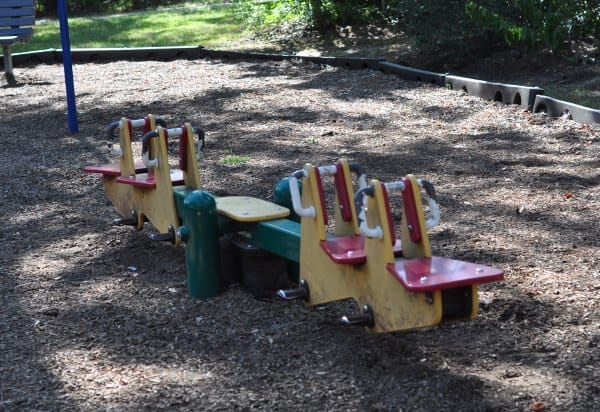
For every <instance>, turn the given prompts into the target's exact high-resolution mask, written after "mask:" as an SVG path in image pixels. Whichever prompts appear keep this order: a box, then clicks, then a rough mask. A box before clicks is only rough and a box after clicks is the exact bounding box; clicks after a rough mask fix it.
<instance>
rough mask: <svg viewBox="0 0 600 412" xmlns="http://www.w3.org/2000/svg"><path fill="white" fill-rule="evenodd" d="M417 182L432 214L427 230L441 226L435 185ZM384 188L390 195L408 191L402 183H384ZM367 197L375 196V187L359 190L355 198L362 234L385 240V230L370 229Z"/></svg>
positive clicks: (426, 223) (378, 227) (428, 220)
mask: <svg viewBox="0 0 600 412" xmlns="http://www.w3.org/2000/svg"><path fill="white" fill-rule="evenodd" d="M417 182H418V183H419V186H420V187H422V188H423V189H425V193H426V197H427V204H428V206H429V212H430V214H431V217H430V218H429V219H427V220H426V221H425V227H426V228H427V229H431V228H432V227H434V226H436V225H437V224H439V222H440V216H441V213H440V206H439V204H438V202H437V197H436V194H435V189H434V187H433V184H432V183H431V182H429V181H428V180H424V179H418V180H417ZM384 186H385V189H386V190H387V192H388V193H389V194H393V193H402V192H403V191H404V190H405V189H406V185H405V184H404V182H402V181H397V182H390V183H384ZM367 196H370V197H373V196H375V188H374V187H373V186H367V187H365V188H363V189H360V190H358V191H357V192H356V195H355V196H354V204H355V205H356V209H357V210H359V211H360V212H359V213H358V218H359V220H360V225H359V229H360V232H361V233H362V234H363V235H365V236H367V237H371V238H376V239H383V229H382V228H381V226H375V227H370V226H369V224H368V222H367V213H366V209H367V202H368V199H367Z"/></svg>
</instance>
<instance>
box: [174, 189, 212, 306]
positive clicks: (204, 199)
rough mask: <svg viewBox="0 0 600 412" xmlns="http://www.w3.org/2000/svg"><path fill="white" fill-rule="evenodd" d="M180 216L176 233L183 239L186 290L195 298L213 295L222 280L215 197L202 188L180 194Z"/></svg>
mask: <svg viewBox="0 0 600 412" xmlns="http://www.w3.org/2000/svg"><path fill="white" fill-rule="evenodd" d="M176 195H177V194H176ZM181 217H182V219H183V226H181V227H180V228H179V231H178V236H179V237H180V239H181V240H182V241H183V242H185V243H186V246H185V259H186V268H187V277H188V293H189V294H190V296H192V297H194V298H198V299H206V298H211V297H214V296H217V295H218V294H219V293H220V292H221V291H222V290H223V280H222V278H221V257H220V252H219V224H218V214H217V203H216V201H215V198H214V197H213V196H212V195H211V194H210V193H208V192H206V191H204V190H194V191H193V192H191V193H189V194H187V195H186V196H185V198H184V201H183V207H182V208H181Z"/></svg>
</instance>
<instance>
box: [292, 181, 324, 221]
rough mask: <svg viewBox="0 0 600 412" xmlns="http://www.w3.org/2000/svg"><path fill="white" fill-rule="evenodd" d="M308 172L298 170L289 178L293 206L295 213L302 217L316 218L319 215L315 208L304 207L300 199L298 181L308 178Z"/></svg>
mask: <svg viewBox="0 0 600 412" xmlns="http://www.w3.org/2000/svg"><path fill="white" fill-rule="evenodd" d="M307 176H308V172H307V171H306V169H300V170H296V171H295V172H294V173H292V174H291V175H290V177H289V178H288V180H289V185H290V196H291V198H292V206H293V208H294V212H296V214H297V215H298V216H301V217H313V218H314V217H315V216H317V213H316V211H315V208H314V206H309V207H302V200H301V199H300V189H298V179H301V178H303V177H307Z"/></svg>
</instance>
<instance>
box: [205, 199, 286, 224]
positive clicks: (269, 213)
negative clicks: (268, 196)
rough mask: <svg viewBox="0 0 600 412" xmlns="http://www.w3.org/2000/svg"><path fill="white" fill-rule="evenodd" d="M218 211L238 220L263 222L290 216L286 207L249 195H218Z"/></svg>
mask: <svg viewBox="0 0 600 412" xmlns="http://www.w3.org/2000/svg"><path fill="white" fill-rule="evenodd" d="M216 201H217V211H218V212H219V213H220V214H222V215H224V216H227V217H228V218H230V219H232V220H235V221H237V222H261V221H264V220H273V219H281V218H284V217H287V216H289V214H290V210H289V209H288V208H286V207H283V206H280V205H277V204H275V203H271V202H268V201H266V200H262V199H257V198H255V197H248V196H226V197H218V198H217V199H216Z"/></svg>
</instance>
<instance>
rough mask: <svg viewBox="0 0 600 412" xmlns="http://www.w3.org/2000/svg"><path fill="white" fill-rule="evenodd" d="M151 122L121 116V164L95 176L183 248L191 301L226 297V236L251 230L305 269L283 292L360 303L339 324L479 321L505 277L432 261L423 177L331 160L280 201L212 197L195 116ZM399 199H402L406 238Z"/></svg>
mask: <svg viewBox="0 0 600 412" xmlns="http://www.w3.org/2000/svg"><path fill="white" fill-rule="evenodd" d="M152 121H153V120H152V117H151V116H148V117H147V118H146V119H145V120H144V122H143V124H142V121H141V120H140V121H128V120H127V119H122V120H121V122H119V123H118V126H114V129H116V128H118V129H119V130H120V148H121V150H120V151H119V154H120V160H119V162H118V163H116V164H109V165H102V166H94V167H88V168H86V171H88V172H90V173H100V174H102V176H103V181H104V187H105V190H106V192H107V195H108V197H109V199H110V200H111V201H112V203H113V204H114V205H115V207H116V208H117V210H118V211H119V212H120V213H121V214H122V215H124V216H125V217H124V218H121V219H120V220H117V221H120V222H121V223H127V224H131V225H133V226H135V227H136V228H137V229H142V228H143V227H144V223H145V222H150V223H151V224H152V225H154V226H155V228H156V229H157V230H158V231H159V232H160V233H159V234H158V235H152V236H151V239H152V240H167V241H170V242H171V243H173V244H174V245H180V244H184V245H185V250H186V252H185V253H186V269H187V280H188V292H189V294H190V295H191V296H193V297H196V298H208V297H213V296H216V295H217V294H219V293H220V292H221V290H222V288H223V284H222V279H221V265H220V245H219V237H220V236H221V235H223V234H226V233H232V232H237V233H243V235H244V236H245V237H246V239H247V241H248V244H249V245H252V246H255V247H259V248H261V249H263V250H266V251H268V252H271V253H273V254H275V255H278V256H281V257H284V258H286V259H288V260H289V261H291V262H294V263H297V264H298V266H299V279H296V280H299V282H298V287H297V288H293V289H287V290H280V291H279V292H278V295H279V296H281V297H282V298H285V299H303V300H304V301H305V302H306V304H307V305H309V306H315V305H322V304H325V303H328V302H334V301H339V300H343V299H354V300H355V301H356V302H357V303H358V304H359V306H360V308H361V312H360V313H359V314H356V315H352V316H345V317H343V318H342V323H344V324H347V325H360V326H364V327H366V328H367V330H368V331H369V332H374V333H379V332H392V331H400V330H407V329H413V328H420V327H427V326H432V325H436V324H438V323H440V322H441V321H449V320H458V319H472V318H473V317H474V316H475V315H476V313H477V309H478V298H477V290H478V285H479V284H481V283H485V282H492V281H497V280H501V279H502V278H503V272H502V271H501V270H499V269H495V268H492V267H488V266H484V265H479V264H474V263H470V262H463V261H459V260H455V259H449V258H443V257H437V256H432V254H431V247H430V244H429V238H428V235H427V230H428V229H430V228H431V227H433V226H434V225H435V224H437V222H438V221H439V207H438V204H437V200H436V196H435V191H434V188H433V186H432V185H431V184H430V183H429V182H427V181H426V180H420V179H417V178H416V177H414V176H413V175H408V176H406V177H405V178H404V179H402V180H400V181H398V182H393V183H382V182H379V181H378V180H371V181H370V182H367V178H366V175H365V173H364V171H363V170H362V168H361V167H360V166H358V165H356V164H354V163H349V162H347V161H345V160H340V161H338V162H336V163H335V164H334V165H330V166H321V167H317V166H313V165H311V164H307V165H306V166H305V167H304V168H303V169H301V170H299V171H296V172H294V173H293V174H292V175H291V176H290V177H289V178H287V179H284V180H282V181H280V182H279V183H278V184H277V186H276V189H275V194H274V200H275V202H274V203H272V202H267V201H265V200H262V199H257V198H253V197H248V196H227V197H215V196H213V195H212V194H210V193H208V192H207V191H205V190H202V189H201V187H200V179H199V177H198V176H199V172H198V162H197V158H196V155H195V154H196V150H195V145H194V139H193V138H191V137H192V136H193V134H194V133H196V134H198V135H199V139H200V136H201V137H202V138H203V137H204V135H203V132H201V130H200V129H199V128H193V127H192V126H191V125H189V124H187V123H186V124H184V125H183V126H182V127H180V128H175V129H167V128H165V127H163V126H161V125H158V126H157V125H156V122H155V123H154V124H152V123H151V122H152ZM153 126H154V127H155V128H154V129H152V127H153ZM132 127H141V128H143V131H144V132H145V133H144V135H143V137H142V159H143V161H142V162H141V163H138V164H135V162H134V161H133V157H132V156H131V155H130V154H131V150H130V147H131V132H130V131H131V129H132ZM111 133H112V132H111ZM173 136H177V137H179V144H180V150H179V168H178V169H177V168H174V169H173V170H172V169H171V167H170V166H169V161H168V153H167V150H166V147H167V139H168V138H169V137H173ZM128 148H129V152H128V150H127V149H128ZM353 176H354V177H355V178H354V179H353ZM328 178H331V179H333V186H334V192H335V204H334V205H333V209H334V223H333V227H332V229H330V230H328V229H327V227H328V220H329V219H328V216H327V205H326V196H325V194H324V190H323V179H328ZM354 186H356V190H355V188H354ZM300 188H301V190H300ZM422 192H424V195H425V198H426V200H427V203H428V208H429V214H430V217H429V219H426V218H425V211H424V207H423V199H422V195H421V193H422ZM390 196H399V197H400V198H401V200H402V218H401V224H400V230H399V232H400V238H396V234H395V233H396V231H395V228H394V222H393V219H392V214H391V209H390V202H389V198H390ZM290 209H292V210H291V211H290Z"/></svg>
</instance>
